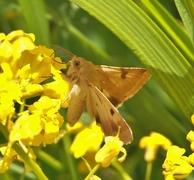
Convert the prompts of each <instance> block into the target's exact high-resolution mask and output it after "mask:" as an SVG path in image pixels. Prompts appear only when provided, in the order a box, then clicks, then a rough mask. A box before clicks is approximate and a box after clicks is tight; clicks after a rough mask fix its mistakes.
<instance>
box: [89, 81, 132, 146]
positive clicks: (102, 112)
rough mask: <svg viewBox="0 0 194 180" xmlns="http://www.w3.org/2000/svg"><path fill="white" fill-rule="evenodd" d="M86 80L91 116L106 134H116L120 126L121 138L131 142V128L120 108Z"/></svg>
mask: <svg viewBox="0 0 194 180" xmlns="http://www.w3.org/2000/svg"><path fill="white" fill-rule="evenodd" d="M86 82H87V84H88V88H87V91H88V92H87V99H86V106H87V110H88V112H89V114H90V116H91V117H92V118H95V119H96V122H97V124H98V125H99V126H100V127H101V129H102V130H103V132H104V134H105V135H106V136H115V135H116V134H117V133H118V128H119V126H120V128H121V129H120V134H119V137H120V140H121V141H123V143H124V144H128V143H131V141H132V140H133V135H132V131H131V128H130V127H129V126H128V124H127V123H126V122H125V120H124V119H123V117H122V116H121V115H120V113H119V112H118V110H117V109H116V108H115V107H114V106H113V105H112V103H111V102H110V101H109V100H108V99H107V98H106V96H105V95H104V94H103V93H102V92H101V91H100V90H99V89H98V88H97V87H95V86H94V85H92V83H90V82H89V81H86Z"/></svg>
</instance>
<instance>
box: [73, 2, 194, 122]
mask: <svg viewBox="0 0 194 180" xmlns="http://www.w3.org/2000/svg"><path fill="white" fill-rule="evenodd" d="M71 1H72V2H74V3H75V4H77V5H78V6H80V7H81V8H83V9H84V10H85V11H87V12H88V13H89V14H91V15H92V16H94V17H95V18H96V19H98V20H99V21H100V22H101V23H103V24H104V25H105V26H106V27H107V28H108V29H110V30H111V31H112V32H113V33H114V34H115V35H116V36H117V37H118V38H119V39H121V41H123V43H124V44H125V45H126V46H128V48H129V49H131V50H132V51H133V52H134V54H135V55H136V56H137V57H138V58H139V59H140V60H141V62H142V63H143V64H144V65H145V66H146V67H147V69H148V70H149V71H150V72H151V73H152V75H153V78H155V79H156V80H157V81H158V83H159V84H160V86H161V87H162V88H163V89H164V91H166V93H167V94H168V95H169V97H170V98H171V99H172V100H173V101H174V102H175V103H176V104H177V105H178V106H179V108H180V109H181V110H182V111H183V113H184V114H185V116H186V117H187V118H188V119H190V116H191V115H192V114H193V112H194V88H193V87H194V79H193V77H194V71H193V68H192V67H191V65H190V64H189V63H188V61H187V60H186V59H185V57H184V56H183V55H182V54H181V53H180V51H179V50H178V49H177V48H176V47H175V46H174V44H173V43H172V42H171V41H170V40H169V39H168V38H167V36H166V35H165V34H164V33H163V32H162V31H161V29H160V28H159V27H158V26H156V24H155V23H153V21H152V20H151V19H150V18H149V17H148V16H147V15H146V14H145V13H144V12H143V11H142V10H141V9H140V8H139V7H138V6H137V5H136V4H134V2H133V1H117V0H112V1H96V0H94V1H84V0H71Z"/></svg>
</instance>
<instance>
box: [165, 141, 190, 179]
mask: <svg viewBox="0 0 194 180" xmlns="http://www.w3.org/2000/svg"><path fill="white" fill-rule="evenodd" d="M184 153H185V149H183V148H179V147H178V146H174V145H173V146H171V147H170V148H169V149H168V151H167V155H166V159H165V161H164V164H163V165H162V167H163V168H164V171H163V174H164V176H165V179H166V180H175V179H183V178H186V177H187V176H188V175H189V174H190V173H191V172H192V171H193V167H192V165H191V164H190V163H189V159H188V158H187V157H186V156H183V154H184Z"/></svg>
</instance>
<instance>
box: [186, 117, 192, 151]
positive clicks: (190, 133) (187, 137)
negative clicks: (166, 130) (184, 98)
mask: <svg viewBox="0 0 194 180" xmlns="http://www.w3.org/2000/svg"><path fill="white" fill-rule="evenodd" d="M191 122H192V123H193V124H194V115H192V116H191ZM186 139H187V140H188V141H189V142H190V143H191V145H190V147H191V150H192V151H193V152H194V131H189V133H188V134H187V136H186Z"/></svg>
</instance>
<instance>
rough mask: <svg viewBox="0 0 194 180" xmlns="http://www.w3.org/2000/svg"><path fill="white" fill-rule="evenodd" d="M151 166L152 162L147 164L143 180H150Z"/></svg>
mask: <svg viewBox="0 0 194 180" xmlns="http://www.w3.org/2000/svg"><path fill="white" fill-rule="evenodd" d="M152 164H153V163H152V162H148V163H147V168H146V175H145V180H150V177H151V172H152Z"/></svg>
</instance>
